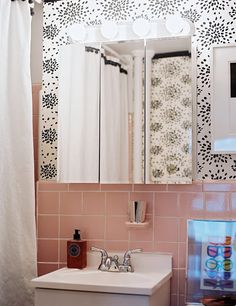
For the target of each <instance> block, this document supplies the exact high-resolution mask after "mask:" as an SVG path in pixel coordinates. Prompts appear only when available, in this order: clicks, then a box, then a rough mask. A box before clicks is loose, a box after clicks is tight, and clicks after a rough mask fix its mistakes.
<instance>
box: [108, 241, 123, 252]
mask: <svg viewBox="0 0 236 306" xmlns="http://www.w3.org/2000/svg"><path fill="white" fill-rule="evenodd" d="M128 248H129V247H128V241H109V240H106V241H105V249H106V250H107V251H110V252H111V251H123V252H125V251H126V250H128Z"/></svg>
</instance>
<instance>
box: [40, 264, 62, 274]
mask: <svg viewBox="0 0 236 306" xmlns="http://www.w3.org/2000/svg"><path fill="white" fill-rule="evenodd" d="M58 268H59V266H58V264H51V263H50V264H47V263H38V276H41V275H44V274H47V273H50V272H53V271H56V270H58Z"/></svg>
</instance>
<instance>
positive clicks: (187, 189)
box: [167, 181, 202, 192]
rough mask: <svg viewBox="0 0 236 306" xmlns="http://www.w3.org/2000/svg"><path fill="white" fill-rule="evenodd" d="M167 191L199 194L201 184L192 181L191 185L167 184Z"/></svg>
mask: <svg viewBox="0 0 236 306" xmlns="http://www.w3.org/2000/svg"><path fill="white" fill-rule="evenodd" d="M167 190H168V191H176V192H180V191H185V192H192V191H195V192H201V191H202V182H201V181H194V182H193V183H192V184H169V185H167Z"/></svg>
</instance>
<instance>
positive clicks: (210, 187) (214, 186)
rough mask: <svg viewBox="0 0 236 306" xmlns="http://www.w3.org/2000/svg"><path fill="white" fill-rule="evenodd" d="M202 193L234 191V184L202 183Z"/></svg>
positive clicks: (235, 183) (235, 184) (235, 185)
mask: <svg viewBox="0 0 236 306" xmlns="http://www.w3.org/2000/svg"><path fill="white" fill-rule="evenodd" d="M203 191H216V192H217V191H236V182H234V183H232V182H224V183H222V182H215V181H208V182H204V183H203Z"/></svg>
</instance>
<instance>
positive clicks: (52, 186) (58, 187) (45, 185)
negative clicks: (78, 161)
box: [38, 181, 68, 191]
mask: <svg viewBox="0 0 236 306" xmlns="http://www.w3.org/2000/svg"><path fill="white" fill-rule="evenodd" d="M38 190H39V191H67V190H68V184H64V183H56V182H49V181H39V182H38Z"/></svg>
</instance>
